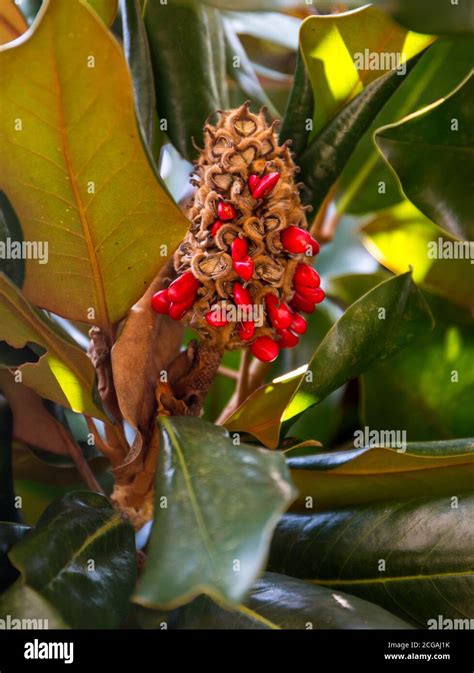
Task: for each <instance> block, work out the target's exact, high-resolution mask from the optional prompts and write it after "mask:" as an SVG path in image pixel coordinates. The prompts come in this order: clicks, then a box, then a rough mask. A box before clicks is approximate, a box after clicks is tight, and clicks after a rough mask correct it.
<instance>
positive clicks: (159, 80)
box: [143, 0, 226, 160]
mask: <svg viewBox="0 0 474 673" xmlns="http://www.w3.org/2000/svg"><path fill="white" fill-rule="evenodd" d="M143 18H144V22H145V27H146V31H147V35H148V42H149V45H150V54H151V62H152V67H153V73H154V78H155V87H156V97H157V106H158V115H159V117H160V119H161V120H162V121H164V120H166V133H167V135H168V137H169V139H170V140H171V142H172V143H173V145H174V146H175V147H176V149H177V150H178V151H179V152H180V153H181V154H182V155H183V156H184V157H185V158H186V159H188V160H191V159H193V158H194V157H195V155H196V150H195V148H194V146H193V143H192V139H193V138H194V140H195V142H196V143H197V144H198V145H201V144H202V129H203V125H204V122H205V121H206V119H207V118H208V117H209V115H211V114H213V113H214V112H216V111H217V110H218V109H222V108H225V102H226V101H225V100H223V93H224V88H225V87H224V78H225V48H224V34H223V29H222V24H221V22H220V18H219V17H218V16H217V15H216V10H214V9H213V8H212V7H206V6H205V5H203V4H202V3H201V2H198V1H197V0H189V1H184V0H169V2H167V3H166V4H162V3H161V2H147V3H146V5H145V7H144V13H143Z"/></svg>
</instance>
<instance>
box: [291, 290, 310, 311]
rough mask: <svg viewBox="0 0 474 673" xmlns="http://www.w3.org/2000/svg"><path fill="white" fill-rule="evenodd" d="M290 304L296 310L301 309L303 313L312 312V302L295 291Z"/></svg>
mask: <svg viewBox="0 0 474 673" xmlns="http://www.w3.org/2000/svg"><path fill="white" fill-rule="evenodd" d="M291 306H292V307H293V308H295V309H296V310H297V311H303V313H314V302H312V301H309V300H308V299H305V298H304V297H302V296H301V295H300V294H298V293H297V292H296V293H295V295H294V297H293V299H292V300H291Z"/></svg>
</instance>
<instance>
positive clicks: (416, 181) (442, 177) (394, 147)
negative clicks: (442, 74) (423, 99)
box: [375, 76, 474, 240]
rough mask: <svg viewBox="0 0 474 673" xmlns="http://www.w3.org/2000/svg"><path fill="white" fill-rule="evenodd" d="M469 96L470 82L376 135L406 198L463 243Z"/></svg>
mask: <svg viewBox="0 0 474 673" xmlns="http://www.w3.org/2000/svg"><path fill="white" fill-rule="evenodd" d="M473 96H474V76H471V77H469V79H467V80H466V81H465V82H464V83H463V84H462V85H460V86H459V87H458V88H457V89H456V90H455V91H454V92H453V93H452V94H451V95H449V96H448V97H446V98H443V99H441V100H440V101H438V102H436V103H433V104H432V105H430V106H428V107H427V108H424V109H423V110H420V111H419V112H417V113H415V114H413V115H410V116H409V117H407V118H405V119H403V120H402V121H400V122H398V123H396V124H392V125H388V126H384V127H382V128H381V129H379V130H378V131H377V133H376V135H375V141H376V143H377V145H378V147H379V148H380V150H381V152H382V153H383V155H384V157H385V159H386V160H387V161H388V162H389V163H390V165H391V166H392V167H393V168H394V170H395V171H396V173H397V175H398V177H399V179H400V182H401V185H402V189H403V191H404V193H405V194H406V196H407V197H408V198H409V199H410V200H411V201H412V202H413V203H414V204H415V206H416V207H417V208H419V209H420V210H421V211H422V212H423V213H425V215H427V217H429V218H430V219H431V220H433V222H435V223H436V224H438V225H439V226H441V227H443V228H444V229H447V230H448V231H451V232H452V233H453V234H454V235H455V236H459V237H460V238H465V239H467V240H472V238H473V237H474V216H473V213H472V208H471V203H470V202H471V196H472V194H471V191H472V185H471V179H470V177H471V175H472V173H473V170H474V161H473V158H472V146H473V145H474V131H473V128H474V106H473V105H472V100H473ZM440 165H442V166H443V170H440Z"/></svg>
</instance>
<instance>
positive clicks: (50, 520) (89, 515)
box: [0, 492, 136, 628]
mask: <svg viewBox="0 0 474 673" xmlns="http://www.w3.org/2000/svg"><path fill="white" fill-rule="evenodd" d="M9 559H10V561H11V563H12V565H13V566H15V568H16V569H17V570H19V571H20V573H21V577H20V579H19V580H18V581H17V582H16V583H15V585H14V587H12V588H11V589H10V590H9V591H10V592H11V593H10V595H9V596H8V598H6V599H3V600H2V599H0V613H1V612H3V611H5V609H6V607H8V608H9V609H11V602H12V601H13V600H14V598H15V597H14V596H13V597H12V593H14V594H16V595H23V594H24V593H25V590H26V591H27V592H28V593H31V590H33V591H34V592H35V593H36V594H39V596H40V597H41V598H42V599H43V600H45V601H47V602H48V603H49V604H50V605H51V606H53V607H54V609H55V610H57V612H58V613H60V614H61V616H62V617H63V619H64V620H65V622H66V623H67V624H68V625H69V626H72V627H75V628H114V627H116V626H118V625H119V624H120V622H121V620H122V619H123V617H124V615H125V614H126V612H127V609H128V599H129V596H130V593H131V591H132V589H133V586H134V583H135V576H136V561H135V536H134V531H133V528H132V526H131V525H130V523H128V522H126V521H125V520H124V519H123V518H122V517H121V516H120V514H119V513H118V512H117V511H116V510H115V509H114V508H113V507H112V506H111V505H110V503H109V502H108V500H107V499H106V498H104V497H103V496H101V495H99V494H97V493H90V492H76V493H69V494H68V495H65V496H64V497H63V498H61V500H59V501H55V502H54V503H53V504H51V505H50V506H49V507H48V509H47V510H46V511H45V512H44V513H43V515H42V516H41V517H40V519H39V521H38V523H37V526H36V528H35V529H34V530H32V531H31V532H30V533H29V534H28V535H27V536H26V537H25V538H24V539H23V540H21V542H19V543H17V544H16V545H14V546H13V547H12V549H11V550H10V553H9ZM15 600H17V599H16V598H15ZM5 601H6V605H5ZM12 616H17V615H15V614H14V613H13V614H12ZM19 616H25V614H24V612H23V613H22V614H21V615H19Z"/></svg>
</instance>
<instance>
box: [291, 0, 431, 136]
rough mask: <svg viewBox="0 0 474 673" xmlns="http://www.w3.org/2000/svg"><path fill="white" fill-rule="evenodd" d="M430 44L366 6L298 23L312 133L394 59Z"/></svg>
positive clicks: (390, 64)
mask: <svg viewBox="0 0 474 673" xmlns="http://www.w3.org/2000/svg"><path fill="white" fill-rule="evenodd" d="M432 40H433V38H432V37H430V36H428V35H420V34H418V33H412V32H410V31H407V30H406V29H405V28H402V27H401V26H399V25H398V24H397V23H395V22H394V21H392V20H391V19H390V18H389V17H388V16H387V15H386V14H384V12H381V11H380V10H378V9H376V8H375V7H372V6H368V7H362V8H360V9H356V10H353V11H350V12H344V13H342V14H330V15H325V16H310V17H308V18H307V19H306V20H305V21H303V23H302V25H301V30H300V46H301V50H302V53H303V57H304V60H305V62H306V67H307V69H308V73H309V76H310V79H311V84H312V87H313V93H314V102H315V105H314V117H313V135H315V134H316V133H317V132H318V131H320V130H321V129H322V128H323V127H324V126H325V125H326V124H327V123H328V121H329V120H330V119H332V118H333V117H334V116H335V114H336V113H337V112H338V110H340V109H341V108H342V107H344V105H345V104H346V103H348V102H349V101H350V100H351V99H352V98H355V96H357V95H358V94H359V93H360V92H361V91H362V90H363V89H364V88H365V87H366V86H367V85H368V84H370V83H371V82H373V81H374V80H376V79H377V78H378V77H381V76H382V75H385V74H386V73H387V72H389V70H391V69H393V65H398V62H397V59H398V58H400V62H401V61H402V60H405V59H409V58H411V57H412V56H415V54H418V53H419V52H420V51H422V50H423V49H424V48H425V47H427V46H428V45H429V44H430V42H432ZM366 55H367V56H366ZM372 55H374V56H372ZM371 58H372V59H373V60H372V62H370V59H371ZM366 66H368V67H366ZM372 66H377V68H375V67H372Z"/></svg>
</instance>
